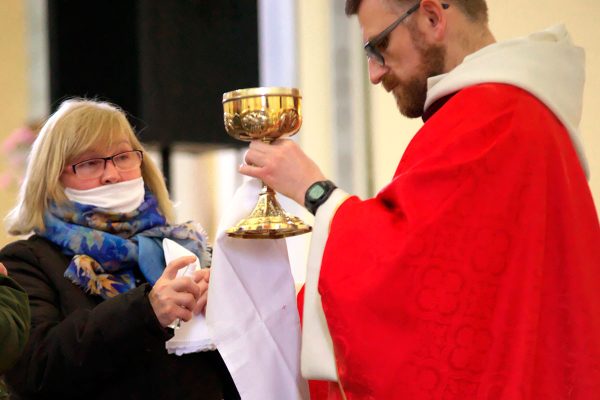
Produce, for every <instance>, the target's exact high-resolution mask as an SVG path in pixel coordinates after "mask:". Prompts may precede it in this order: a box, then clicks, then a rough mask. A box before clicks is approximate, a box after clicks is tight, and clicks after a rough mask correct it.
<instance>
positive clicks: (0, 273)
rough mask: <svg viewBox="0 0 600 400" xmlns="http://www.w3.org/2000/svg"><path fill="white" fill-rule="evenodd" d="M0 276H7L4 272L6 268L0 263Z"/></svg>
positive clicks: (6, 272)
mask: <svg viewBox="0 0 600 400" xmlns="http://www.w3.org/2000/svg"><path fill="white" fill-rule="evenodd" d="M0 275H5V276H7V275H8V271H7V270H6V267H5V266H4V264H2V263H0Z"/></svg>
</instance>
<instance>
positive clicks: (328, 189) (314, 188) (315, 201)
mask: <svg viewBox="0 0 600 400" xmlns="http://www.w3.org/2000/svg"><path fill="white" fill-rule="evenodd" d="M336 187H337V186H335V183H333V182H331V181H318V182H315V183H313V184H312V185H310V187H309V188H308V189H307V190H306V193H305V194H304V207H306V209H307V210H308V211H310V212H311V213H312V214H313V215H315V214H316V213H317V209H318V208H319V206H321V204H323V203H325V201H327V199H328V198H329V196H331V193H333V191H334V190H335V188H336Z"/></svg>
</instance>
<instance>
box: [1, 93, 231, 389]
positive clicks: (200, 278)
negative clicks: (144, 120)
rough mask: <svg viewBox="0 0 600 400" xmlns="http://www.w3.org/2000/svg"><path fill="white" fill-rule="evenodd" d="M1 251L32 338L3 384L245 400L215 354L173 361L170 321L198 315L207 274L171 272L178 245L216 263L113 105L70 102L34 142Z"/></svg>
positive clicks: (178, 261)
mask: <svg viewBox="0 0 600 400" xmlns="http://www.w3.org/2000/svg"><path fill="white" fill-rule="evenodd" d="M7 223H8V230H9V232H10V233H11V234H14V235H29V234H32V235H31V236H30V237H29V238H28V239H26V240H20V241H17V242H14V243H12V244H9V245H8V246H6V247H5V248H4V249H2V251H1V252H0V261H1V262H3V263H4V264H5V265H6V267H7V269H8V270H9V271H10V274H11V276H12V277H13V278H14V279H15V280H16V281H17V282H18V283H19V284H20V285H21V286H22V287H23V288H24V289H25V291H26V292H27V293H28V295H29V302H30V305H31V317H32V326H31V337H30V340H29V343H28V344H27V346H26V348H25V350H24V353H23V355H22V357H21V360H20V361H19V362H18V363H17V364H16V365H15V367H14V368H12V369H11V370H10V372H9V373H8V374H7V382H8V384H9V386H10V388H11V391H13V392H14V393H15V394H17V395H18V396H20V397H22V398H30V397H31V398H33V397H35V398H45V397H57V398H61V399H65V398H86V399H107V398H136V399H137V398H160V399H171V398H173V399H176V398H177V399H182V398H190V396H193V397H194V398H197V399H222V398H225V399H236V398H239V395H238V394H237V390H236V389H235V386H234V384H233V382H232V380H231V377H230V375H229V373H228V371H227V369H226V367H225V365H224V363H223V361H222V360H221V357H220V355H219V354H218V352H216V351H208V352H202V353H194V354H190V355H186V356H176V355H170V354H167V351H166V349H165V342H166V341H167V340H168V339H170V338H171V337H172V336H173V331H172V329H170V328H169V324H170V323H172V322H173V321H174V320H176V319H178V318H179V319H181V320H184V321H187V320H189V319H190V318H192V316H193V314H194V313H198V312H201V311H202V309H203V308H204V306H205V304H206V295H207V288H208V278H209V273H208V269H202V270H200V271H197V272H196V273H195V275H194V277H193V279H192V278H189V277H179V278H178V277H176V275H177V270H178V269H180V268H182V267H184V266H186V265H188V264H189V263H190V262H193V261H194V258H193V257H182V258H179V259H176V260H175V261H173V262H171V263H170V264H169V265H167V266H166V267H165V265H164V262H163V260H164V255H163V253H162V247H161V242H162V239H163V238H169V239H172V240H174V241H176V242H178V243H179V244H181V245H183V246H185V247H186V248H187V249H189V250H190V251H192V252H193V253H194V254H195V255H196V256H197V257H198V258H199V261H200V264H201V265H202V266H208V265H209V264H210V253H209V249H208V247H207V241H206V235H205V234H204V232H203V230H202V229H201V228H200V227H198V226H197V225H195V224H192V223H186V224H180V225H175V224H173V210H172V206H171V203H170V200H169V195H168V192H167V189H166V186H165V184H164V179H163V177H162V175H161V173H160V171H159V170H158V168H157V167H156V166H155V165H154V164H153V162H152V160H151V159H150V158H149V157H145V152H144V148H143V146H142V145H141V143H140V142H139V141H138V139H137V138H136V136H135V134H134V131H133V129H132V127H131V125H130V124H129V122H128V120H127V118H126V115H125V113H124V112H123V111H122V110H120V109H119V108H118V107H116V106H114V105H112V104H109V103H106V102H99V101H93V100H86V99H71V100H67V101H65V102H64V103H63V104H62V105H61V106H60V107H59V109H58V110H57V111H56V112H55V113H54V114H53V115H52V116H51V117H50V118H49V119H48V121H47V122H46V123H45V125H44V126H43V127H42V129H41V131H40V133H39V136H38V137H37V139H36V141H35V143H34V144H33V148H32V152H31V156H30V160H29V163H28V167H27V171H26V175H25V181H24V184H23V187H22V189H21V192H20V195H19V199H18V202H17V205H16V207H15V208H14V209H13V210H12V211H11V212H10V213H9V215H8V216H7Z"/></svg>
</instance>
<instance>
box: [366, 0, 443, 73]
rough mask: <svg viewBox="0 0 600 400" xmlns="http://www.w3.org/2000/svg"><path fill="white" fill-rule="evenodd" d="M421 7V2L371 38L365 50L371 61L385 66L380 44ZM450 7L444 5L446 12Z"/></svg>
mask: <svg viewBox="0 0 600 400" xmlns="http://www.w3.org/2000/svg"><path fill="white" fill-rule="evenodd" d="M419 7H421V2H420V1H419V2H418V3H417V4H415V5H414V6H412V7H411V8H409V9H408V10H407V11H406V12H405V13H404V14H402V15H401V16H400V17H399V18H398V19H397V20H395V21H394V22H392V24H391V25H389V26H388V27H387V28H385V29H384V30H383V31H381V32H380V33H378V34H377V35H375V37H373V38H371V39H370V40H369V41H368V42H367V43H365V45H364V49H365V53H367V58H368V59H370V60H374V61H375V62H376V63H377V64H379V65H381V66H382V67H383V66H385V58H383V54H381V52H380V51H379V50H378V49H377V46H379V44H380V43H381V42H383V41H384V40H385V39H386V38H387V37H388V36H389V34H390V33H392V31H393V30H394V29H396V27H397V26H398V25H400V23H401V22H402V21H404V20H405V19H406V18H408V17H409V16H410V15H411V14H412V13H414V12H415V11H417V10H418V9H419ZM448 7H450V4H448V3H442V8H443V9H444V10H447V9H448Z"/></svg>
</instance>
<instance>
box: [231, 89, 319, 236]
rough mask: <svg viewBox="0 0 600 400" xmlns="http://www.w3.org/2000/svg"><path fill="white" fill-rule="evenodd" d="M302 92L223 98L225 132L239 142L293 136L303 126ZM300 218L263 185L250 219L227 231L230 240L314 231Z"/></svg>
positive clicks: (246, 93)
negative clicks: (281, 204) (285, 207)
mask: <svg viewBox="0 0 600 400" xmlns="http://www.w3.org/2000/svg"><path fill="white" fill-rule="evenodd" d="M301 99H302V97H301V96H300V91H299V90H298V89H295V88H283V87H258V88H251V89H239V90H234V91H232V92H227V93H225V94H223V117H224V122H225V130H226V131H227V133H228V134H229V135H230V136H233V137H234V138H236V139H238V140H244V141H251V140H255V139H260V140H262V141H263V142H265V143H270V142H272V141H273V140H275V139H277V138H279V137H282V136H283V137H288V136H292V135H294V134H295V133H296V132H298V129H300V125H302V108H301ZM311 229H312V228H311V227H310V226H308V225H306V224H305V223H304V222H302V220H301V219H300V218H298V217H295V216H293V215H290V214H288V213H287V212H285V211H284V210H283V208H282V207H281V206H280V205H279V202H278V201H277V199H276V198H275V191H273V189H271V188H270V187H268V186H267V185H265V183H264V182H263V185H262V189H261V191H260V194H259V197H258V202H257V204H256V206H255V207H254V210H253V211H252V213H250V215H249V216H248V217H246V218H244V219H242V220H241V221H239V222H238V223H237V225H235V226H234V227H232V228H229V229H228V230H227V234H228V235H229V236H233V237H237V238H246V239H275V238H283V237H288V236H295V235H300V234H303V233H307V232H310V231H311Z"/></svg>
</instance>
